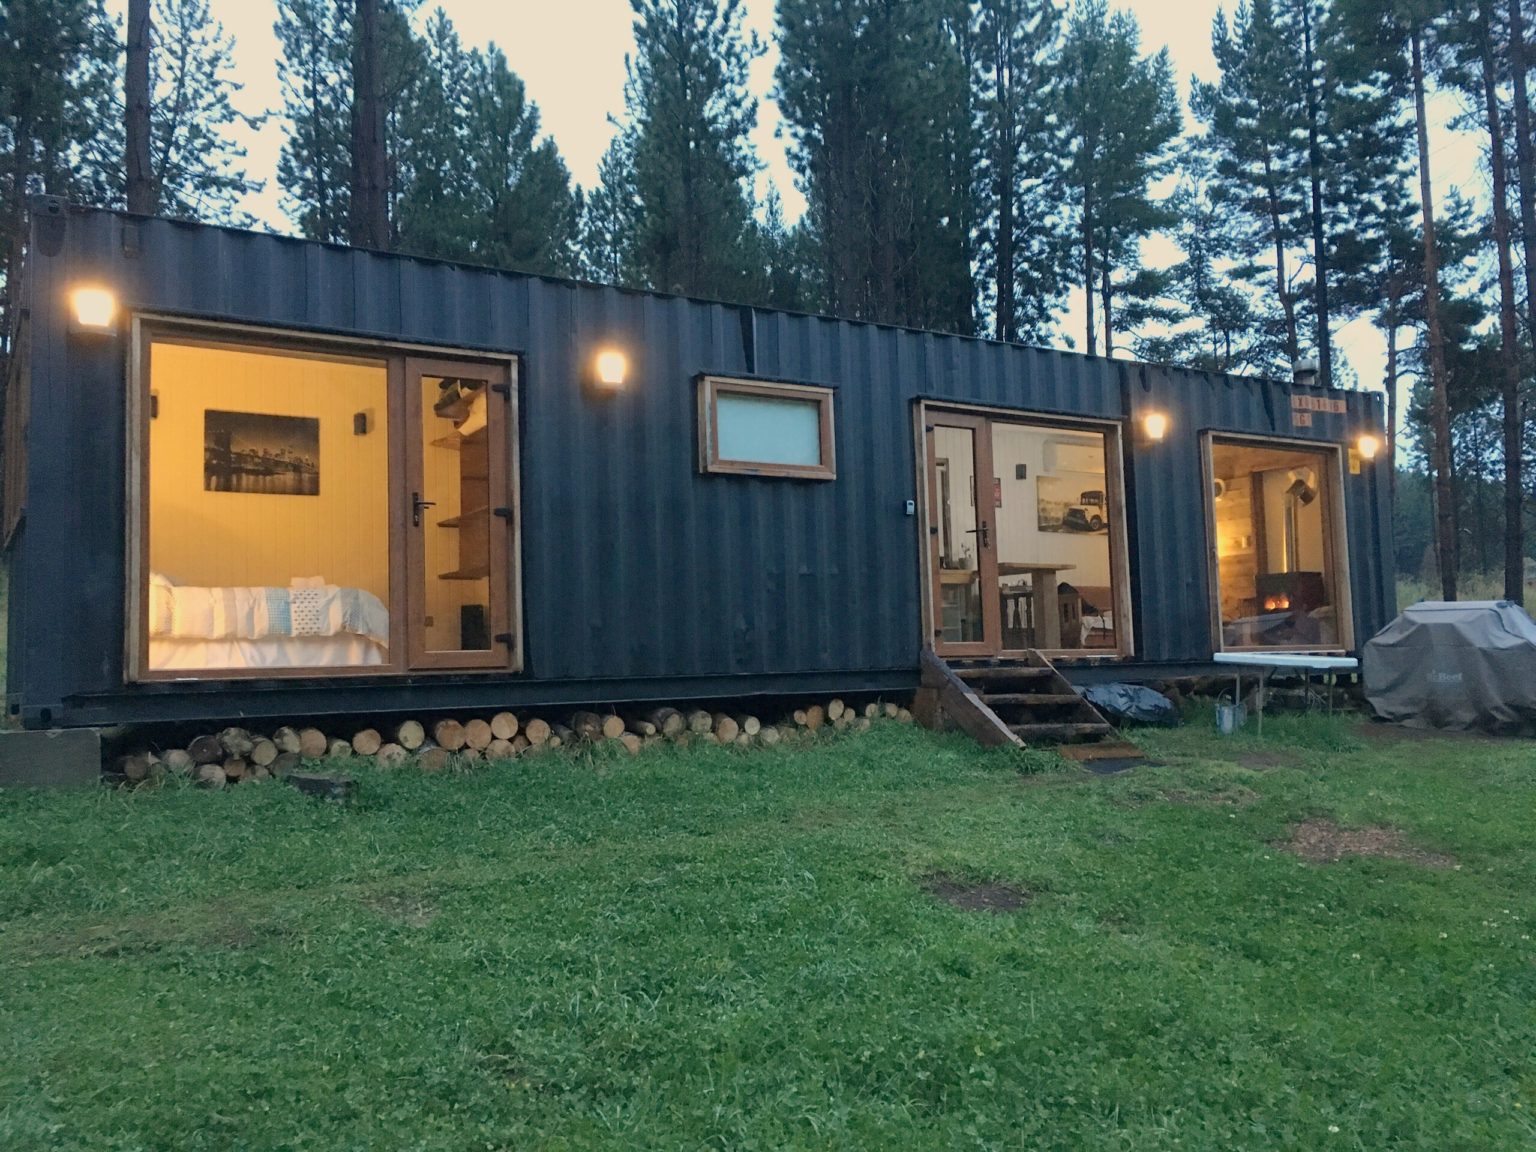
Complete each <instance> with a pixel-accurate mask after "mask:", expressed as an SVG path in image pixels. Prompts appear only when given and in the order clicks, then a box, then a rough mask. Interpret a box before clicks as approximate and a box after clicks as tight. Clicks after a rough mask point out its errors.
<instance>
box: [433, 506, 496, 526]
mask: <svg viewBox="0 0 1536 1152" xmlns="http://www.w3.org/2000/svg"><path fill="white" fill-rule="evenodd" d="M490 510H491V506H490V505H489V504H482V505H480V507H478V508H471V509H469V510H468V511H467V512H460V513H459V514H458V515H457V516H450V517H448V519H446V520H439V521H438V522H437V526H438V527H439V528H460V527H463V525H464V521H466V520H473V519H475V518H476V517H478V516H484V515H485V514H486V513H487V512H489V511H490Z"/></svg>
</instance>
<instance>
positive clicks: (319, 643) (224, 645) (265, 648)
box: [149, 633, 388, 679]
mask: <svg viewBox="0 0 1536 1152" xmlns="http://www.w3.org/2000/svg"><path fill="white" fill-rule="evenodd" d="M387 659H388V651H387V649H386V648H385V646H384V645H383V644H379V643H376V642H375V641H373V640H370V639H369V638H368V637H366V636H353V635H351V634H347V633H343V634H342V635H339V636H268V637H266V638H264V639H261V640H177V639H170V638H161V637H158V636H157V637H153V638H151V640H150V642H149V668H150V671H152V672H187V673H197V674H198V675H197V678H198V679H204V678H206V677H207V674H208V673H209V672H210V671H213V670H217V669H239V670H242V671H244V670H248V669H262V668H377V667H378V666H379V665H381V664H383V663H384V662H385V661H386V660H387Z"/></svg>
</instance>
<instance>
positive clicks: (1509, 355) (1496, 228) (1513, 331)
mask: <svg viewBox="0 0 1536 1152" xmlns="http://www.w3.org/2000/svg"><path fill="white" fill-rule="evenodd" d="M1501 31H1502V30H1501V29H1499V28H1497V27H1496V25H1495V20H1494V10H1493V4H1492V3H1491V0H1478V4H1477V23H1476V27H1475V30H1474V31H1473V36H1474V37H1475V40H1476V44H1477V58H1478V64H1479V67H1478V73H1479V75H1480V78H1481V80H1482V90H1483V112H1484V123H1485V125H1486V128H1487V132H1488V167H1489V172H1490V176H1491V180H1492V185H1491V188H1490V215H1491V217H1492V221H1493V247H1494V258H1495V262H1496V264H1497V266H1498V283H1499V379H1500V406H1501V408H1502V409H1503V457H1504V598H1505V599H1506V600H1513V601H1514V602H1515V603H1517V604H1521V603H1524V601H1525V548H1524V521H1525V489H1524V486H1523V483H1522V480H1521V475H1520V472H1521V468H1520V466H1521V449H1522V443H1521V442H1522V439H1523V437H1522V435H1521V433H1522V429H1521V426H1520V425H1521V411H1520V408H1521V395H1520V375H1521V353H1520V337H1519V333H1518V331H1517V322H1516V320H1515V270H1514V259H1513V256H1512V253H1511V251H1510V248H1511V240H1510V224H1509V190H1508V187H1509V185H1508V176H1507V173H1506V165H1507V163H1508V159H1507V155H1506V152H1505V147H1504V109H1503V107H1502V106H1501V105H1500V103H1499V82H1500V76H1499V62H1498V58H1499V56H1501V55H1504V54H1505V53H1502V52H1501V48H1502V47H1503V45H1501V44H1499V43H1498V38H1499V35H1500V32H1501Z"/></svg>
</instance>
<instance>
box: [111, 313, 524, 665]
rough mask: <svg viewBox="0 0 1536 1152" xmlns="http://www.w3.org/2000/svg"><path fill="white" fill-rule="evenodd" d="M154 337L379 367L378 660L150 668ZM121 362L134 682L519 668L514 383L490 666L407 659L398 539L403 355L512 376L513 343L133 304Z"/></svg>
mask: <svg viewBox="0 0 1536 1152" xmlns="http://www.w3.org/2000/svg"><path fill="white" fill-rule="evenodd" d="M155 343H173V344H182V345H191V346H201V347H210V348H226V349H235V350H241V351H253V352H260V353H263V354H266V355H272V356H282V355H290V356H296V357H299V358H304V359H326V358H332V359H334V358H338V357H341V358H347V359H353V360H368V361H373V362H377V363H381V364H383V365H384V366H385V367H386V370H387V377H386V389H387V392H386V405H385V417H384V418H385V421H386V425H387V427H388V429H389V437H390V446H389V477H388V481H387V483H388V484H389V488H390V495H389V526H390V544H389V547H390V556H391V560H390V574H389V617H390V620H389V653H388V657H389V658H388V660H387V661H386V662H385V663H384V664H376V665H359V666H355V667H336V668H253V669H246V668H209V669H206V670H197V671H188V670H182V669H178V670H170V671H153V670H151V669H150V667H149V532H148V530H147V528H148V519H149V508H148V497H149V452H148V447H149V418H150V386H151V383H152V381H151V379H150V347H151V345H153V344H155ZM127 344H128V347H127V355H126V364H125V366H124V370H125V373H126V379H127V383H128V387H127V404H126V406H125V408H126V411H125V417H126V444H127V452H126V458H127V471H128V475H127V483H126V485H125V498H126V508H125V509H124V512H125V516H124V527H125V529H126V531H125V533H124V536H125V575H126V579H125V581H124V596H125V604H124V609H125V611H124V621H125V627H124V630H123V680H124V683H125V684H136V683H165V682H172V683H184V684H188V685H193V684H197V685H202V684H220V683H226V682H232V683H239V682H249V681H259V680H317V681H318V680H326V679H337V678H345V679H348V680H351V679H380V678H388V677H396V678H399V677H406V676H410V677H416V676H428V677H432V676H443V675H454V676H486V675H511V674H516V673H520V672H522V671H523V669H524V636H525V635H526V629H525V621H524V610H523V592H522V589H523V572H522V527H523V517H522V491H521V447H520V443H521V441H520V434H521V424H520V419H521V413H520V410H519V406H518V402H519V396H518V389H517V388H516V387H515V386H510V387H509V388H508V394H507V416H506V423H505V428H506V441H507V446H506V450H505V452H504V453H503V454H502V458H503V460H504V462H505V466H504V470H503V475H504V477H505V485H506V486H505V492H506V497H507V504H508V506H509V507H510V508H511V509H512V510H513V515H512V524H511V527H510V528H509V540H508V544H507V551H506V558H507V562H506V565H505V567H504V570H503V578H504V581H505V593H504V594H505V596H506V597H507V602H506V613H505V619H506V620H507V621H508V624H509V626H510V630H511V633H512V644H511V646H510V648H509V649H508V650H507V657H506V659H505V660H504V661H502V662H499V663H497V664H496V665H495V666H494V667H466V666H464V665H462V664H459V665H455V666H453V667H446V666H445V667H417V666H414V665H412V664H411V663H410V657H409V649H410V645H409V639H408V635H407V628H408V619H407V614H408V604H407V599H406V597H407V586H408V583H409V568H408V565H409V558H408V557H406V558H403V559H402V558H401V557H400V556H399V547H400V546H403V545H404V544H405V543H406V542H408V541H409V539H410V538H409V536H408V535H407V534H406V532H407V530H406V524H407V522H408V520H409V516H410V511H409V509H408V508H407V504H408V503H409V501H408V500H407V497H406V494H405V489H406V487H407V485H406V484H405V478H406V476H407V468H408V464H407V461H406V456H405V451H406V444H407V440H406V437H407V435H408V433H409V431H410V429H409V428H408V427H407V425H406V418H407V411H408V404H407V399H408V397H407V395H406V391H407V390H406V364H407V361H408V360H410V359H413V358H416V359H422V360H431V361H433V362H437V363H449V364H457V365H459V366H461V367H467V368H472V369H476V370H482V371H488V372H493V373H497V374H498V378H499V379H500V380H501V381H503V382H507V383H509V384H515V382H516V381H517V379H518V377H519V371H520V365H521V363H522V360H523V355H522V354H521V353H519V352H506V353H488V352H484V351H477V350H474V349H457V348H440V347H434V346H432V345H423V344H414V343H408V342H404V341H390V340H370V339H367V338H360V337H353V336H338V335H333V334H330V333H316V332H306V331H303V330H296V329H288V328H278V327H267V326H264V325H258V324H242V323H238V322H221V321H216V320H204V319H199V318H192V317H181V316H176V315H171V314H163V313H152V312H139V313H134V314H133V316H132V317H131V319H130V325H129V339H128V342H127Z"/></svg>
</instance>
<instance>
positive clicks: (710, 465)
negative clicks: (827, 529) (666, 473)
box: [699, 376, 837, 480]
mask: <svg viewBox="0 0 1536 1152" xmlns="http://www.w3.org/2000/svg"><path fill="white" fill-rule="evenodd" d="M721 394H725V395H734V396H752V397H761V398H766V399H771V400H793V401H799V402H801V403H815V404H816V405H817V423H818V429H819V432H820V445H821V461H820V463H817V464H773V463H766V462H763V461H752V460H723V459H721V457H720V424H719V415H718V412H717V407H716V400H717V399H718V397H719V396H720V395H721ZM835 395H836V390H835V389H832V388H828V387H825V386H823V385H819V384H787V383H782V382H779V381H768V380H746V379H742V378H741V377H737V376H701V377H700V378H699V471H700V472H704V473H718V474H721V475H727V476H776V477H783V478H787V479H796V480H836V479H837V434H836V428H835V425H834V419H835V416H834V408H835V405H834V403H833V397H834V396H835Z"/></svg>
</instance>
